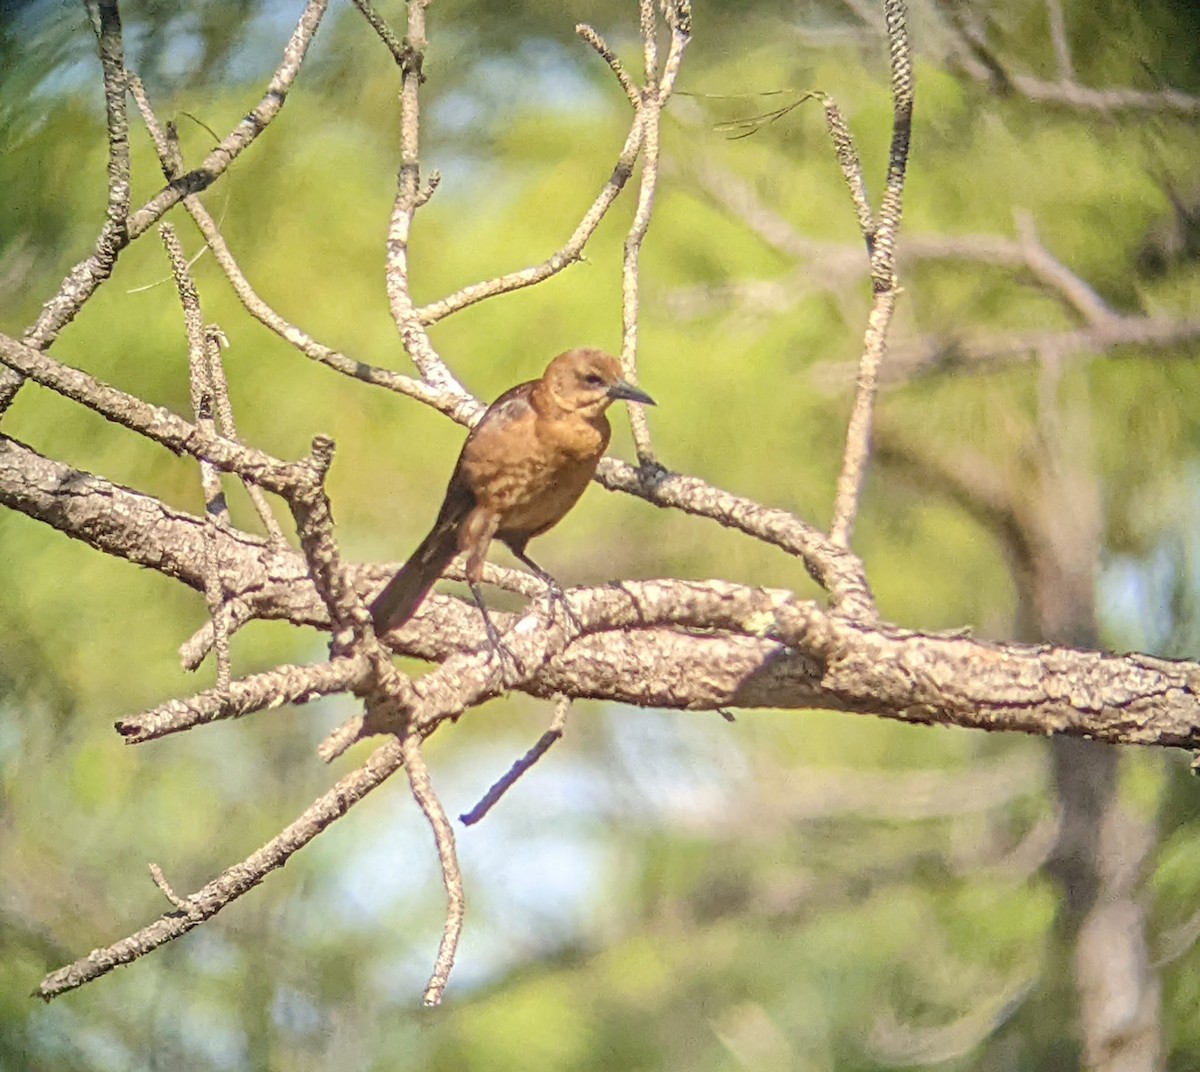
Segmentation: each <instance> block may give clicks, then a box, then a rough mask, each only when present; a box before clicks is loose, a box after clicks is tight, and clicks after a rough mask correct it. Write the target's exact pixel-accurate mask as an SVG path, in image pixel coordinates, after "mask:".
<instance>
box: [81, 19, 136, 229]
mask: <svg viewBox="0 0 1200 1072" xmlns="http://www.w3.org/2000/svg"><path fill="white" fill-rule="evenodd" d="M87 8H88V14H89V15H91V17H92V23H93V25H94V27H95V30H96V43H97V46H98V49H99V52H100V65H101V67H102V68H103V72H104V110H105V112H106V121H105V129H106V131H107V134H108V209H107V213H106V215H107V220H108V224H109V225H110V226H111V227H112V229H113V235H114V239H115V240H116V241H117V243H118V244H120V245H123V244H124V243H125V240H126V236H127V228H128V223H129V199H130V184H131V179H132V173H131V170H130V163H129V117H128V116H127V115H126V111H125V42H124V37H123V34H122V31H121V15H120V12H119V11H118V9H117V3H116V0H88V3H87Z"/></svg>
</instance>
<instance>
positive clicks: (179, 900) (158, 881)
mask: <svg viewBox="0 0 1200 1072" xmlns="http://www.w3.org/2000/svg"><path fill="white" fill-rule="evenodd" d="M146 866H147V867H149V868H150V877H151V878H152V879H154V885H156V886H157V887H158V888H159V890H160V891H161V893H162V895H163V896H164V897H165V898H166V899H167V900H168V901H170V902H171V904H173V905H174V906H175V907H176V908H178V909H179V911H180V912H186V911H188V909H189V908H191V905H189V904H188V901H187V898H186V897H180V896H179V894H177V893H176V892H175V891H174V890H173V889H171V884H170V883H169V882H168V881H167V876H166V875H164V874H163V869H162V868H161V867H159V866H158V864H147V865H146Z"/></svg>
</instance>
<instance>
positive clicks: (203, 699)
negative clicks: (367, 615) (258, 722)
mask: <svg viewBox="0 0 1200 1072" xmlns="http://www.w3.org/2000/svg"><path fill="white" fill-rule="evenodd" d="M366 676H367V665H366V662H365V661H364V660H363V659H362V658H359V657H350V656H341V657H335V658H332V659H330V660H329V662H327V663H317V664H316V665H314V666H277V667H275V668H274V669H273V670H267V671H265V672H263V673H261V674H252V675H251V676H250V677H247V678H243V679H242V680H240V681H234V682H232V683H231V684H229V685H228V686H226V687H225V688H215V689H208V690H206V691H205V692H201V693H198V694H197V695H195V696H192V697H189V698H188V699H186V700H168V701H167V702H166V703H164V704H160V705H159V706H158V707H153V708H151V709H150V710H149V711H143V712H141V713H140V714H137V715H129V716H127V717H125V718H122V719H120V720H119V721H118V722H117V723H116V730H117V732H118V733H119V734H120V735H121V736H122V737H124V738H125V743H126V744H144V743H145V742H146V741H154V740H157V739H158V738H160V737H166V736H169V735H170V734H172V733H182V732H183V731H184V730H190V729H192V728H193V727H194V726H203V725H206V724H207V723H209V722H216V721H218V720H220V719H226V718H241V717H242V716H243V715H249V714H252V713H253V712H255V711H263V710H267V709H274V708H277V707H283V706H285V705H288V704H306V703H311V702H312V701H313V700H318V699H320V698H321V697H322V696H332V695H335V694H337V693H339V692H353V691H355V690H357V689H359V688H360V687H361V686H362V684H363V682H364V681H365V680H366Z"/></svg>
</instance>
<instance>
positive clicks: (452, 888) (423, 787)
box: [400, 731, 466, 1005]
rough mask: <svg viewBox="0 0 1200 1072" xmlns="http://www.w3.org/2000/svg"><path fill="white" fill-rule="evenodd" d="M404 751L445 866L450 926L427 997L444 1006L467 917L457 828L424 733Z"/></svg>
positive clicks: (410, 737)
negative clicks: (429, 762)
mask: <svg viewBox="0 0 1200 1072" xmlns="http://www.w3.org/2000/svg"><path fill="white" fill-rule="evenodd" d="M400 748H401V750H402V752H403V755H404V770H405V773H406V774H407V775H408V784H409V786H410V787H411V788H412V795H413V799H414V800H415V801H416V802H417V804H418V805H419V806H420V808H421V811H422V812H423V813H424V814H425V818H426V820H428V822H429V828H430V830H432V831H433V840H434V844H435V845H436V846H437V854H438V861H439V862H440V863H441V866H442V882H443V884H444V885H445V887H446V923H445V926H444V927H443V929H442V940H441V943H440V945H439V946H438V954H437V960H436V961H435V962H434V966H433V974H432V975H431V976H430V977H429V984H428V985H427V986H426V987H425V998H424V1000H425V1004H426V1005H440V1004H441V1002H442V994H443V993H444V992H445V989H446V983H447V981H448V980H449V978H450V971H451V969H452V968H453V967H454V957H455V954H456V953H457V952H458V939H459V937H460V935H461V934H462V927H463V916H464V914H465V912H466V899H465V897H464V894H463V881H462V871H461V869H460V868H459V866H458V853H457V850H456V849H455V846H454V827H453V826H451V824H450V820H449V818H448V817H447V815H446V809H445V808H443V807H442V802H441V801H440V800H439V799H438V795H437V793H435V792H434V789H433V783H432V782H431V781H430V778H429V768H428V767H426V766H425V757H424V756H422V755H421V735H420V733H417V732H415V731H414V732H409V733H406V734H405V735H404V736H403V737H402V738H401V740H400Z"/></svg>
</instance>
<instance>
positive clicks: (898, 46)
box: [829, 0, 913, 547]
mask: <svg viewBox="0 0 1200 1072" xmlns="http://www.w3.org/2000/svg"><path fill="white" fill-rule="evenodd" d="M884 13H885V16H886V20H887V31H888V44H889V46H890V50H891V57H892V145H891V152H890V154H889V157H888V175H887V184H886V187H885V189H884V193H883V202H882V204H881V206H880V210H879V224H878V226H877V227H876V228H875V232H874V235H873V236H872V240H871V241H870V243H869V244H870V248H871V284H872V289H873V290H874V293H875V303H874V306H873V307H872V309H871V314H870V316H869V318H868V320H867V332H866V337H865V339H864V340H863V354H862V359H861V361H860V362H859V366H858V389H857V391H856V392H855V396H854V408H853V409H852V410H851V413H850V422H849V425H848V427H847V429H846V450H845V454H844V455H843V458H842V471H841V473H840V474H839V476H838V484H837V497H836V499H835V501H834V506H833V522H832V524H831V526H830V530H829V538H830V540H832V542H833V543H835V544H840V545H842V546H844V547H848V546H849V545H850V536H851V533H852V532H853V529H854V519H855V516H856V515H857V513H858V501H859V496H860V495H861V494H862V485H863V480H864V479H865V478H866V470H867V458H868V455H869V453H870V449H871V423H872V420H873V418H874V413H875V397H876V395H877V394H878V392H879V370H880V366H881V365H882V364H883V355H884V353H885V352H886V349H887V335H888V331H889V329H890V327H891V322H892V314H893V312H894V311H895V308H896V297H897V294H898V287H897V283H896V253H895V248H896V237H897V233H898V231H899V229H900V217H901V213H902V210H903V204H904V175H905V169H906V167H907V164H908V147H909V141H910V138H911V135H912V109H913V69H912V56H911V53H910V51H909V44H908V30H907V27H906V23H905V19H906V15H905V8H904V0H885V3H884ZM860 211H861V210H860Z"/></svg>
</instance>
